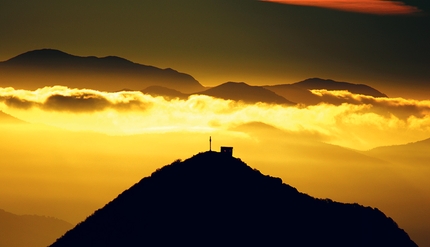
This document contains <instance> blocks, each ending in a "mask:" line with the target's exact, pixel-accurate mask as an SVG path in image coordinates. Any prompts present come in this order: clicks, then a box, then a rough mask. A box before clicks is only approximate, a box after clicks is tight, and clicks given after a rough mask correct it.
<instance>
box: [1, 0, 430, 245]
mask: <svg viewBox="0 0 430 247" xmlns="http://www.w3.org/2000/svg"><path fill="white" fill-rule="evenodd" d="M281 3H282V4H281ZM429 9H430V8H429V3H428V2H427V1H416V0H404V1H377V0H361V1H317V0H315V1H287V0H285V1H281V0H279V1H272V0H270V1H258V0H235V1H233V0H205V1H192V0H182V1H164V0H158V1H129V0H125V1H121V2H118V1H103V3H100V2H95V1H87V0H76V1H73V2H72V1H54V0H41V1H28V0H26V1H14V0H4V1H3V0H2V1H0V44H1V46H0V61H5V60H7V59H10V58H12V57H14V56H16V55H18V54H21V53H24V52H27V51H30V50H35V49H41V48H52V49H58V50H62V51H65V52H67V53H70V54H74V55H78V56H98V57H105V56H109V55H115V56H120V57H123V58H126V59H129V60H130V61H133V62H136V63H140V64H146V65H153V66H157V67H160V68H173V69H175V70H178V71H180V72H184V73H188V74H190V75H192V76H193V77H194V78H195V79H197V80H198V81H199V82H200V83H201V84H202V85H204V86H215V85H219V84H221V83H224V82H226V81H244V82H246V83H248V84H250V85H274V84H282V83H294V82H297V81H301V80H304V79H306V78H311V77H320V78H330V79H334V80H337V81H348V82H352V83H362V84H366V85H369V86H372V87H374V88H376V89H378V90H380V91H381V92H383V93H385V94H387V95H388V96H389V97H388V98H374V97H370V96H364V95H357V94H352V93H349V92H345V91H327V90H313V91H312V93H313V94H315V95H316V96H317V97H320V98H326V99H340V100H342V101H345V102H348V103H344V104H340V105H332V104H318V105H310V106H303V105H297V106H285V105H275V104H264V103H257V104H246V103H243V102H235V101H231V100H222V99H216V98H212V97H209V96H204V95H193V96H191V97H189V98H188V99H186V100H179V99H176V100H166V99H164V98H162V97H153V96H150V95H145V94H142V93H141V92H133V91H128V92H103V91H98V90H95V89H92V88H88V89H83V88H68V87H65V86H55V87H45V88H39V89H37V90H24V89H19V88H14V87H13V86H14V85H13V83H12V82H11V83H10V84H11V85H10V87H2V88H0V111H2V112H4V113H7V114H9V115H11V116H13V117H15V118H17V119H20V120H22V121H23V122H22V123H16V122H14V123H10V122H6V123H3V122H0V134H1V136H2V140H3V141H2V142H1V143H0V150H1V151H0V154H1V156H2V165H1V168H0V181H2V186H0V208H2V209H5V210H7V211H10V212H14V213H26V214H42V215H48V216H55V217H58V218H61V219H65V220H68V221H70V222H72V223H78V222H79V221H81V220H83V219H85V217H86V216H88V215H89V214H91V213H92V212H93V211H94V210H96V209H98V208H100V207H102V206H103V205H105V204H106V203H107V202H108V201H110V200H112V199H113V198H115V196H117V195H118V193H120V192H122V191H123V190H125V189H127V188H128V187H130V186H131V185H132V184H134V183H136V182H137V181H139V180H140V179H141V178H142V177H144V176H148V175H149V174H150V173H151V172H153V171H154V170H155V169H157V168H159V167H160V166H163V165H166V164H168V163H170V162H172V161H173V160H175V159H178V158H181V159H186V158H188V157H190V156H192V155H193V154H195V153H197V152H200V151H206V150H207V149H208V139H209V136H212V140H213V142H212V143H213V145H214V149H216V150H217V149H218V148H219V146H221V145H231V146H234V155H235V156H237V157H239V158H241V159H242V160H244V161H245V162H246V163H248V164H249V165H250V166H252V167H255V168H257V169H260V170H261V171H262V172H263V173H265V174H269V175H272V176H279V177H281V178H282V179H283V180H284V182H285V183H288V184H290V185H292V186H294V187H297V188H298V190H299V191H302V192H305V193H308V194H310V195H311V196H316V197H320V198H326V197H328V198H331V199H333V200H338V201H341V202H358V203H360V204H364V205H366V206H372V207H378V208H379V209H381V210H382V211H383V212H384V213H386V214H387V215H388V216H390V217H393V219H394V220H395V221H396V222H397V223H399V226H400V227H401V228H404V229H405V230H406V231H407V232H408V233H409V234H410V235H411V237H412V239H413V240H416V241H417V243H418V244H419V245H420V246H421V247H422V246H424V247H426V246H430V245H429V244H428V243H430V238H429V236H428V232H430V225H429V222H430V216H429V214H428V212H427V211H428V208H429V207H430V190H429V188H430V184H429V180H428V177H429V176H430V169H429V168H428V166H427V164H426V162H427V161H428V160H429V159H430V157H429V155H428V152H426V151H423V152H421V153H419V154H416V153H414V152H413V151H414V148H410V149H401V150H408V151H402V152H400V153H401V154H402V155H403V156H404V159H403V160H402V162H399V161H396V160H392V159H389V158H386V156H384V157H382V156H372V155H371V154H370V153H369V152H367V151H366V150H368V149H371V148H375V147H378V146H390V145H399V144H406V143H411V142H417V141H420V140H425V139H428V138H429V137H430V99H429V96H428V95H429V92H430V86H429V85H430V83H429V82H430V70H429V67H430V63H429V59H428V58H429V57H430V15H429V12H428V11H429ZM55 84H56V85H63V83H62V82H61V81H59V82H56V83H55ZM64 84H65V83H64ZM2 85H4V84H2ZM50 85H52V84H50ZM114 86H116V85H114ZM121 88H122V87H121V85H118V89H121ZM136 90H140V88H138V89H136ZM0 117H1V116H0ZM0 120H1V119H0ZM420 145H422V147H424V148H423V150H427V151H428V149H425V148H426V147H427V146H425V145H424V144H420ZM408 147H409V146H408ZM414 147H415V146H414ZM400 148H401V147H400ZM389 150H390V151H388V156H387V157H396V156H395V155H399V152H396V151H391V149H389ZM420 150H421V149H420ZM426 244H427V245H426Z"/></svg>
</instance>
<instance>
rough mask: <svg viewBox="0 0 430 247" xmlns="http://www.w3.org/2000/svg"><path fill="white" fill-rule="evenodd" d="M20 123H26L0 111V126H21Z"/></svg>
mask: <svg viewBox="0 0 430 247" xmlns="http://www.w3.org/2000/svg"><path fill="white" fill-rule="evenodd" d="M21 123H26V122H24V121H22V120H19V119H17V118H15V117H12V116H11V115H9V114H7V113H4V112H2V111H0V124H21Z"/></svg>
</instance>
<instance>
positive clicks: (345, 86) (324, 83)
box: [293, 78, 387, 97]
mask: <svg viewBox="0 0 430 247" xmlns="http://www.w3.org/2000/svg"><path fill="white" fill-rule="evenodd" d="M293 85H296V86H299V87H301V88H305V89H308V90H312V89H327V90H347V91H349V92H351V93H355V94H363V95H369V96H373V97H387V95H385V94H383V93H381V92H379V91H378V90H376V89H374V88H372V87H370V86H367V85H364V84H354V83H349V82H339V81H334V80H331V79H321V78H309V79H306V80H304V81H300V82H297V83H294V84H293Z"/></svg>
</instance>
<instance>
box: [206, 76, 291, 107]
mask: <svg viewBox="0 0 430 247" xmlns="http://www.w3.org/2000/svg"><path fill="white" fill-rule="evenodd" d="M200 94H205V95H209V96H213V97H216V98H221V99H228V100H236V101H244V102H246V103H257V102H264V103H269V104H287V105H292V104H294V103H293V102H291V101H289V100H287V99H286V98H284V97H282V96H280V95H278V94H276V93H275V92H273V91H270V90H268V89H266V88H264V87H260V86H250V85H248V84H246V83H244V82H226V83H223V84H221V85H218V86H216V87H213V88H210V89H208V90H205V91H203V92H200Z"/></svg>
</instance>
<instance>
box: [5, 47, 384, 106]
mask: <svg viewBox="0 0 430 247" xmlns="http://www.w3.org/2000/svg"><path fill="white" fill-rule="evenodd" d="M53 85H63V86H68V87H71V88H90V89H95V90H101V91H118V90H120V89H127V90H141V91H142V92H144V93H147V94H151V95H154V96H163V97H166V98H168V99H172V98H180V99H186V98H187V97H188V96H189V95H191V94H205V95H209V96H213V97H217V98H222V99H231V100H241V101H244V102H247V103H256V102H264V103H276V104H294V103H300V104H304V105H315V104H318V103H322V102H325V103H330V104H341V103H344V102H345V99H333V98H330V97H320V96H318V95H315V94H313V93H311V92H310V90H312V89H327V90H346V91H349V92H351V93H355V94H363V95H368V96H373V97H387V95H385V94H383V93H381V92H380V91H378V90H376V89H374V88H372V87H370V86H367V85H363V84H353V83H348V82H337V81H334V80H329V79H320V78H310V79H306V80H304V81H301V82H297V83H293V84H281V85H267V86H250V85H248V84H246V83H244V82H227V83H223V84H221V85H218V86H216V87H213V88H205V87H203V86H202V85H201V84H200V83H199V82H198V81H197V80H195V79H194V78H193V77H192V76H191V75H188V74H185V73H180V72H177V71H175V70H173V69H160V68H156V67H153V66H148V65H141V64H137V63H133V62H131V61H129V60H126V59H124V58H120V57H115V56H107V57H102V58H98V57H94V56H89V57H79V56H74V55H70V54H67V53H65V52H62V51H59V50H54V49H42V50H34V51H29V52H26V53H23V54H20V55H18V56H16V57H14V58H11V59H9V60H7V61H4V62H0V87H14V88H19V89H30V90H34V89H36V88H41V87H45V86H53ZM293 102H294V103H293ZM349 103H354V102H349Z"/></svg>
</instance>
